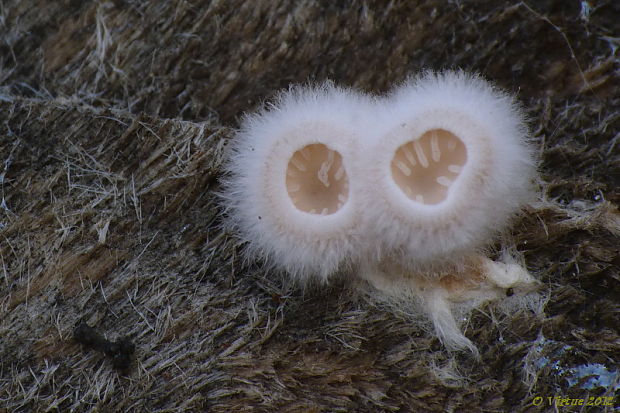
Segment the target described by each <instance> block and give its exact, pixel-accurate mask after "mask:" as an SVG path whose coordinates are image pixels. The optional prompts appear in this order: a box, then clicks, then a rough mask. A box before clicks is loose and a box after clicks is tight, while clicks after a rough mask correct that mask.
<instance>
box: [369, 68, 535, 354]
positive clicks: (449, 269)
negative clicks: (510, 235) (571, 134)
mask: <svg viewBox="0 0 620 413" xmlns="http://www.w3.org/2000/svg"><path fill="white" fill-rule="evenodd" d="M379 126H380V129H379V130H376V131H375V133H374V135H373V136H371V137H368V139H367V141H366V142H367V143H366V147H365V148H364V151H363V154H362V157H361V158H360V159H361V162H362V164H364V165H367V166H368V167H369V170H368V172H367V174H366V175H365V184H364V185H363V188H366V189H368V190H367V191H365V192H364V193H363V195H362V202H363V204H364V205H365V208H364V212H365V218H364V221H365V222H367V225H368V227H367V228H366V234H367V236H368V237H369V238H368V239H369V240H373V242H372V245H370V246H369V251H370V252H369V254H368V255H367V257H368V258H367V259H365V261H364V262H363V263H362V265H361V266H360V270H359V275H360V276H361V277H362V278H363V279H366V280H368V281H369V282H370V283H371V284H372V285H373V286H374V287H375V288H376V289H377V290H379V291H381V292H383V293H386V294H387V298H388V299H389V298H390V297H398V296H400V297H402V296H403V295H407V296H409V297H413V298H414V299H415V300H416V301H417V302H418V303H419V304H420V306H421V307H422V308H423V309H425V310H426V312H427V313H428V314H429V317H430V318H431V320H432V321H433V324H434V326H435V330H436V332H437V335H438V336H439V338H440V339H441V340H442V342H443V343H444V344H445V345H446V347H448V348H451V349H458V348H469V349H471V350H472V351H473V352H476V349H475V346H474V345H473V344H472V343H471V342H470V341H469V340H468V339H467V338H466V337H465V336H464V335H463V334H462V333H461V331H460V329H459V326H458V323H457V322H456V320H455V317H454V315H453V311H456V310H457V309H460V310H464V311H467V310H468V309H471V308H473V307H475V306H478V305H480V304H481V303H483V302H486V301H490V300H494V299H499V298H505V297H506V294H505V291H506V290H507V289H512V290H514V291H518V292H520V293H523V294H526V293H530V292H532V290H533V289H534V287H535V286H536V284H537V282H536V280H535V279H534V278H533V277H531V275H529V274H528V272H527V271H526V270H525V269H524V268H523V267H522V266H520V265H518V264H516V263H515V262H514V260H511V259H508V260H505V262H494V261H491V260H489V259H488V258H486V257H485V256H484V248H485V247H486V246H487V245H488V244H489V243H490V242H492V241H494V240H495V239H496V238H497V237H498V235H499V234H500V233H501V232H502V231H503V230H505V229H506V228H507V227H508V226H509V224H510V221H511V218H513V217H514V216H515V215H516V214H517V213H518V212H519V211H520V209H521V208H522V207H523V206H524V205H525V204H526V203H527V202H529V201H531V200H532V199H533V195H534V190H533V183H532V181H533V178H534V176H535V173H536V163H535V161H534V156H533V150H532V147H531V145H530V144H529V142H528V137H527V128H526V126H525V119H524V116H523V114H522V111H521V109H520V108H519V106H518V105H517V104H516V102H515V101H514V100H513V99H512V98H511V97H510V96H508V95H506V94H504V93H502V92H499V91H497V90H496V89H494V88H493V87H492V86H491V85H490V84H489V83H487V82H485V81H484V80H482V79H480V78H479V77H476V76H473V75H468V74H465V73H462V72H446V73H443V74H434V73H427V74H425V75H423V76H421V77H419V78H417V79H413V80H410V81H408V82H406V83H405V84H404V85H402V86H400V87H399V88H397V89H396V90H395V91H394V92H393V93H392V94H391V95H390V96H388V97H387V98H386V99H385V101H384V104H383V105H382V111H381V120H380V122H379Z"/></svg>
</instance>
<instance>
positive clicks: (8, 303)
mask: <svg viewBox="0 0 620 413" xmlns="http://www.w3.org/2000/svg"><path fill="white" fill-rule="evenodd" d="M337 4H338V5H336V2H327V1H325V2H311V1H300V2H299V1H292V0H291V1H288V0H287V1H285V0H281V1H251V2H244V1H236V0H233V1H199V0H196V1H192V2H190V1H184V0H174V1H163V0H162V1H152V2H138V1H133V0H118V1H111V2H97V1H69V0H67V1H64V0H63V1H61V0H57V1H43V0H12V1H4V2H2V3H1V4H0V64H1V67H0V82H1V83H0V160H1V161H2V164H0V190H1V193H0V195H1V197H2V199H1V201H2V204H1V208H0V209H1V212H0V411H3V412H4V411H6V412H30V411H136V412H138V411H158V412H164V411H170V412H173V411H174V412H176V411H226V412H230V411H235V412H236V411H265V412H271V411H316V412H319V411H325V412H332V411H359V412H375V411H451V410H453V411H540V410H543V411H544V410H551V411H552V410H553V407H551V406H549V405H548V404H546V403H547V401H546V397H549V396H551V397H553V396H556V395H560V396H567V397H573V398H586V397H588V396H596V395H599V396H601V395H606V396H615V397H616V400H615V404H616V405H620V400H619V399H618V398H619V397H620V395H619V394H618V393H619V391H618V388H619V387H618V380H620V379H618V376H617V375H616V376H615V377H616V380H617V381H616V383H615V385H614V384H613V383H612V384H609V385H603V386H599V387H594V388H592V389H590V390H588V389H586V388H585V387H586V386H585V384H584V383H583V382H582V383H577V384H575V383H572V384H571V382H570V381H569V379H570V378H573V377H574V375H573V372H574V371H575V370H576V369H578V368H579V366H583V365H586V364H596V365H599V366H603V367H602V368H603V369H606V371H607V372H608V373H610V376H612V377H613V374H612V373H613V372H614V369H615V371H618V366H619V365H620V246H619V245H620V243H619V241H620V214H619V213H618V210H617V206H618V205H620V189H619V188H620V186H619V183H620V75H619V70H620V62H619V53H620V52H619V51H618V49H619V48H620V5H619V4H617V2H615V1H613V0H609V1H601V2H596V4H595V3H594V2H591V4H590V6H592V8H591V9H590V10H589V11H588V9H587V7H586V6H587V5H588V4H589V3H588V2H570V3H568V2H565V1H560V0H557V1H545V2H532V3H531V5H530V4H529V2H528V3H526V2H515V3H512V4H509V3H506V2H500V1H485V2H466V1H464V2H445V3H444V2H439V1H407V0H402V1H392V2H380V1H346V2H338V3H337ZM446 67H462V68H464V69H467V70H472V71H479V72H481V73H483V74H484V75H485V76H486V77H488V78H490V79H492V80H494V81H496V82H497V83H499V84H500V85H501V86H503V87H505V88H506V89H508V90H510V91H512V92H514V93H517V94H518V96H519V98H520V99H521V101H522V102H523V103H524V105H525V106H526V108H527V110H528V113H529V115H530V116H531V126H532V130H533V136H534V137H535V139H536V141H537V142H538V144H539V145H540V153H541V160H542V161H541V171H542V177H543V180H544V183H543V185H542V193H543V197H544V198H545V199H546V202H541V203H540V204H538V205H537V206H536V207H534V208H532V209H530V210H529V211H527V213H526V215H525V217H524V218H523V219H522V220H520V221H519V222H518V223H517V225H516V226H515V228H514V239H515V242H516V246H517V248H518V249H519V250H520V251H522V252H523V254H524V256H525V260H526V264H527V266H528V268H529V269H530V270H531V271H532V272H533V273H534V274H536V275H537V277H538V278H539V279H541V281H542V282H543V283H544V285H545V294H546V295H547V296H548V301H547V302H546V304H545V308H544V312H543V317H535V316H533V315H531V314H527V313H525V312H523V313H519V314H515V315H513V316H511V317H504V316H500V315H498V314H496V312H494V311H493V310H494V309H493V306H488V307H485V309H484V311H481V312H480V313H476V314H474V315H473V317H472V318H471V320H470V322H469V324H468V329H467V332H466V334H467V336H468V337H469V338H470V339H472V340H473V341H474V342H475V343H476V345H478V347H479V348H480V351H481V358H482V360H481V362H479V363H478V362H475V361H474V360H471V359H470V358H468V357H467V356H466V355H458V354H457V355H456V356H453V355H450V354H448V353H446V352H445V351H443V350H442V347H441V345H440V344H439V343H438V342H437V340H436V339H435V338H433V336H432V335H430V334H428V333H427V332H425V331H424V329H423V328H421V327H420V326H417V325H414V324H412V323H411V322H410V321H408V320H407V319H406V318H405V317H400V316H399V315H397V314H396V315H395V314H393V313H391V312H390V311H388V310H387V309H383V308H377V307H374V306H373V305H371V304H369V303H367V302H365V301H364V300H360V299H359V298H356V297H355V296H354V295H353V294H352V292H351V289H350V288H348V287H347V285H346V282H345V281H343V280H340V281H338V280H337V281H335V282H334V283H333V284H331V285H329V286H324V287H321V288H318V289H308V290H307V291H302V290H300V289H296V288H294V287H290V286H288V284H287V283H286V282H283V281H281V280H280V278H279V277H278V276H277V275H274V274H268V273H265V272H264V271H261V269H260V266H258V265H255V266H249V267H247V266H246V267H244V266H243V265H242V262H240V259H239V257H238V253H239V251H240V250H239V246H238V245H237V243H236V240H235V239H234V237H232V236H231V235H230V234H226V233H223V232H222V231H221V230H220V226H219V225H220V224H221V211H220V208H218V206H217V202H216V198H215V193H214V192H215V191H217V189H218V177H219V176H220V173H221V172H220V165H221V162H222V156H223V149H224V146H225V145H226V142H227V141H228V140H229V139H232V138H233V136H234V131H233V129H234V127H235V126H236V119H238V116H239V115H240V114H241V113H242V112H243V111H246V110H252V109H253V108H255V107H256V106H257V105H258V104H259V103H260V102H261V100H262V99H264V98H268V97H269V96H271V95H272V93H273V92H274V91H275V90H277V89H279V88H282V87H286V86H287V85H288V84H289V83H290V82H299V81H306V80H308V79H316V80H322V79H325V78H331V79H334V80H335V81H337V82H339V83H344V84H348V85H354V86H356V87H359V88H361V89H363V90H366V91H369V92H382V91H384V90H386V89H387V88H389V87H390V86H391V85H393V84H395V83H397V82H399V81H401V80H403V79H404V78H405V77H406V76H407V75H408V74H410V73H415V72H416V71H418V70H421V69H423V68H435V69H437V68H446ZM80 321H86V322H87V323H88V324H89V325H91V326H95V328H96V329H97V330H98V331H100V332H101V333H103V334H104V335H106V336H107V337H108V339H110V340H115V339H118V338H121V337H124V336H129V337H130V338H131V340H132V341H133V342H134V343H135V345H136V353H135V360H134V362H133V363H132V365H131V366H129V368H128V369H127V370H126V371H119V370H116V369H114V368H113V367H112V365H111V363H110V360H109V359H108V358H107V357H106V356H105V355H103V354H101V353H98V352H96V351H94V350H89V349H88V348H86V347H84V346H82V345H80V344H78V343H76V342H75V341H74V340H73V339H72V334H73V329H74V327H75V326H76V325H77V323H78V322H80ZM455 366H456V367H455ZM571 369H572V370H571ZM456 372H460V373H461V374H462V377H457V376H455V375H454V374H455V373H456ZM535 396H543V397H545V401H544V403H543V405H541V406H539V407H534V406H532V400H533V398H534V397H535ZM563 409H564V410H562V411H571V410H578V408H576V407H569V408H563ZM607 410H611V408H607ZM593 411H598V410H596V409H593Z"/></svg>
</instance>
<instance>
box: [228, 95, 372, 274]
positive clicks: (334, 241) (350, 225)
mask: <svg viewBox="0 0 620 413" xmlns="http://www.w3.org/2000/svg"><path fill="white" fill-rule="evenodd" d="M370 104H371V99H370V98H367V97H365V96H363V95H361V94H358V93H356V92H354V91H352V90H348V89H344V88H339V87H335V86H334V85H333V84H331V83H325V84H322V85H318V86H305V87H302V86H297V87H291V88H290V89H289V90H287V91H284V92H281V93H280V94H279V96H278V97H277V99H276V101H275V102H274V103H272V104H271V105H269V106H267V107H266V108H264V109H263V110H261V111H259V112H257V113H255V114H252V115H247V116H246V117H245V118H244V119H243V121H242V124H241V127H240V130H239V132H238V133H237V135H236V137H235V139H234V140H233V142H232V145H231V148H230V152H229V154H228V162H227V164H226V166H225V169H226V171H227V177H226V178H225V179H224V188H225V190H224V192H223V194H222V197H223V201H224V207H225V209H226V214H227V216H228V220H227V222H228V224H229V226H230V227H232V229H233V230H235V231H236V232H237V233H238V234H239V236H240V237H241V239H242V240H243V241H246V242H247V245H246V253H247V255H248V257H252V258H257V257H260V258H262V259H263V260H264V261H265V263H267V264H268V265H271V266H273V267H277V268H279V269H283V270H285V271H287V272H288V273H289V274H291V275H292V276H293V277H295V278H298V279H301V280H305V279H308V278H311V277H313V276H319V277H320V278H321V279H323V280H325V279H327V277H328V276H329V274H331V273H333V272H335V271H337V270H339V269H344V268H349V267H350V266H351V264H352V262H354V261H355V258H356V257H357V256H358V254H360V253H361V248H360V245H361V237H360V227H361V226H362V223H361V204H360V203H359V194H360V193H361V191H360V187H359V186H360V183H361V177H362V175H363V174H362V171H358V170H357V169H356V168H357V166H358V164H357V162H355V159H356V158H357V156H358V153H357V151H358V146H359V141H360V140H361V139H362V138H361V136H362V134H363V132H364V126H363V125H364V123H365V120H366V115H367V114H368V113H369V109H368V108H369V106H370Z"/></svg>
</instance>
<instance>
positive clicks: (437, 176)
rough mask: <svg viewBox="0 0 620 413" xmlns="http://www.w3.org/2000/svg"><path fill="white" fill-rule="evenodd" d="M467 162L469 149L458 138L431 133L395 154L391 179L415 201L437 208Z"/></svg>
mask: <svg viewBox="0 0 620 413" xmlns="http://www.w3.org/2000/svg"><path fill="white" fill-rule="evenodd" d="M466 162H467V149H466V148H465V145H464V144H463V142H462V141H461V140H460V139H459V138H458V137H457V136H456V135H454V134H453V133H451V132H448V131H446V130H444V129H432V130H429V131H427V132H425V133H424V134H422V136H420V137H419V138H418V139H414V140H411V141H408V142H406V143H404V144H403V145H401V146H400V147H399V148H398V149H397V150H396V152H395V154H394V157H393V158H392V163H391V169H392V178H393V179H394V182H395V183H396V185H398V187H399V188H400V189H401V190H402V191H403V193H404V194H405V195H407V197H409V199H411V200H412V201H415V202H419V203H422V204H428V205H434V204H438V203H440V202H442V201H443V200H445V199H446V198H447V196H448V190H449V189H450V187H451V186H452V184H453V183H454V181H455V180H456V178H457V177H458V176H459V175H460V173H461V171H462V169H463V166H465V163H466Z"/></svg>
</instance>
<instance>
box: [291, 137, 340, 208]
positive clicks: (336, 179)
mask: <svg viewBox="0 0 620 413" xmlns="http://www.w3.org/2000/svg"><path fill="white" fill-rule="evenodd" d="M286 190H287V193H288V195H289V197H290V198H291V201H292V202H293V205H295V207H296V208H297V209H299V210H301V211H304V212H307V213H310V214H318V215H330V214H333V213H335V212H337V211H338V210H340V208H342V207H343V205H344V204H345V203H346V202H347V200H348V198H349V177H348V175H347V173H346V170H345V168H344V165H343V163H342V155H340V153H338V152H337V151H334V150H332V149H330V148H329V147H327V146H326V145H324V144H322V143H315V144H311V145H307V146H305V147H303V148H301V149H300V150H298V151H296V152H295V153H294V154H293V156H291V158H290V159H289V162H288V167H287V169H286Z"/></svg>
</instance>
